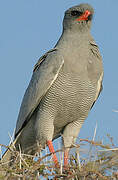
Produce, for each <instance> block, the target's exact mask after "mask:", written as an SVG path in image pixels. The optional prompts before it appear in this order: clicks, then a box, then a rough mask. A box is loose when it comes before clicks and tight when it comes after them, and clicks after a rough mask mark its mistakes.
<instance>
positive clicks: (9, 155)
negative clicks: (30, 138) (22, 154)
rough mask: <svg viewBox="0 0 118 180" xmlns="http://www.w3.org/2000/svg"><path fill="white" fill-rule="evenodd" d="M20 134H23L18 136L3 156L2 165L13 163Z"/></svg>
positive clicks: (0, 161)
mask: <svg viewBox="0 0 118 180" xmlns="http://www.w3.org/2000/svg"><path fill="white" fill-rule="evenodd" d="M20 134H21V133H19V134H18V136H17V137H16V138H15V140H14V141H13V142H12V143H11V144H10V145H9V147H8V149H7V150H6V151H5V153H4V154H3V155H2V158H1V160H0V163H2V164H8V165H10V164H11V163H12V162H13V157H14V156H15V151H16V148H15V144H16V142H17V140H18V138H19V136H20Z"/></svg>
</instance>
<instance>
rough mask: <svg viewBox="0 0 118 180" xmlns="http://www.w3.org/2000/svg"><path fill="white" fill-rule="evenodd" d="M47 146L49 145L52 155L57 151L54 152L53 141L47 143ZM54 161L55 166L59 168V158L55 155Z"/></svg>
mask: <svg viewBox="0 0 118 180" xmlns="http://www.w3.org/2000/svg"><path fill="white" fill-rule="evenodd" d="M47 145H48V148H49V151H50V152H51V153H54V152H55V150H54V147H53V144H52V141H47ZM53 161H54V164H55V166H58V159H57V156H56V154H55V153H54V154H53Z"/></svg>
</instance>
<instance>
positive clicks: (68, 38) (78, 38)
mask: <svg viewBox="0 0 118 180" xmlns="http://www.w3.org/2000/svg"><path fill="white" fill-rule="evenodd" d="M89 39H91V34H90V30H87V31H84V32H80V31H79V32H73V31H71V30H64V31H63V33H62V35H61V37H60V38H59V40H58V42H57V44H56V46H55V47H57V48H63V47H66V48H68V46H70V47H71V46H72V47H73V46H76V47H79V46H80V45H82V44H83V43H85V42H88V41H89ZM70 47H69V48H70Z"/></svg>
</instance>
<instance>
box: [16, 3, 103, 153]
mask: <svg viewBox="0 0 118 180" xmlns="http://www.w3.org/2000/svg"><path fill="white" fill-rule="evenodd" d="M86 10H89V12H91V14H90V16H88V19H87V20H84V21H76V19H77V18H78V15H79V13H80V15H81V14H82V13H84V12H85V11H86ZM77 12H79V13H78V14H77ZM93 13H94V10H93V8H92V7H91V6H90V5H88V4H81V5H79V6H75V7H72V8H70V9H69V10H67V11H66V13H65V17H64V22H63V33H62V35H61V37H60V39H59V41H58V42H57V44H56V46H55V48H54V49H52V50H51V51H49V52H47V53H46V54H45V55H44V56H42V57H41V58H40V60H39V61H38V63H37V64H36V65H35V67H34V72H33V75H32V78H31V81H30V83H29V86H28V88H27V90H26V92H25V95H24V98H23V101H22V104H21V108H20V112H19V116H18V120H17V124H16V131H15V138H17V137H18V135H19V133H20V135H19V137H18V138H17V141H16V143H15V144H16V147H17V148H18V144H20V146H21V149H22V151H23V152H25V153H30V154H34V153H35V152H36V151H37V150H38V148H39V145H41V146H42V147H44V145H45V144H46V141H47V140H53V139H55V138H57V137H59V136H61V134H62V137H63V143H64V146H65V147H69V146H71V145H72V143H73V142H75V140H76V138H77V136H78V133H79V131H80V128H81V126H82V124H83V122H84V120H85V119H86V117H87V116H88V113H89V111H90V109H91V107H92V106H93V104H94V102H95V101H96V99H97V97H98V96H99V94H100V91H101V87H102V78H103V66H102V58H101V55H100V53H99V49H98V46H97V45H96V43H95V42H94V39H93V38H92V36H91V34H90V27H91V20H92V15H93ZM76 14H77V15H76Z"/></svg>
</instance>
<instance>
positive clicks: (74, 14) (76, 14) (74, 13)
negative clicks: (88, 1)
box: [71, 10, 83, 17]
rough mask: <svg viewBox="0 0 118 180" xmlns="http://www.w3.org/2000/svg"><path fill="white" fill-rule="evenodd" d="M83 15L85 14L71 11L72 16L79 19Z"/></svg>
mask: <svg viewBox="0 0 118 180" xmlns="http://www.w3.org/2000/svg"><path fill="white" fill-rule="evenodd" d="M82 14H83V13H82V12H80V11H76V10H74V11H71V16H77V17H79V16H81V15H82Z"/></svg>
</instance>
